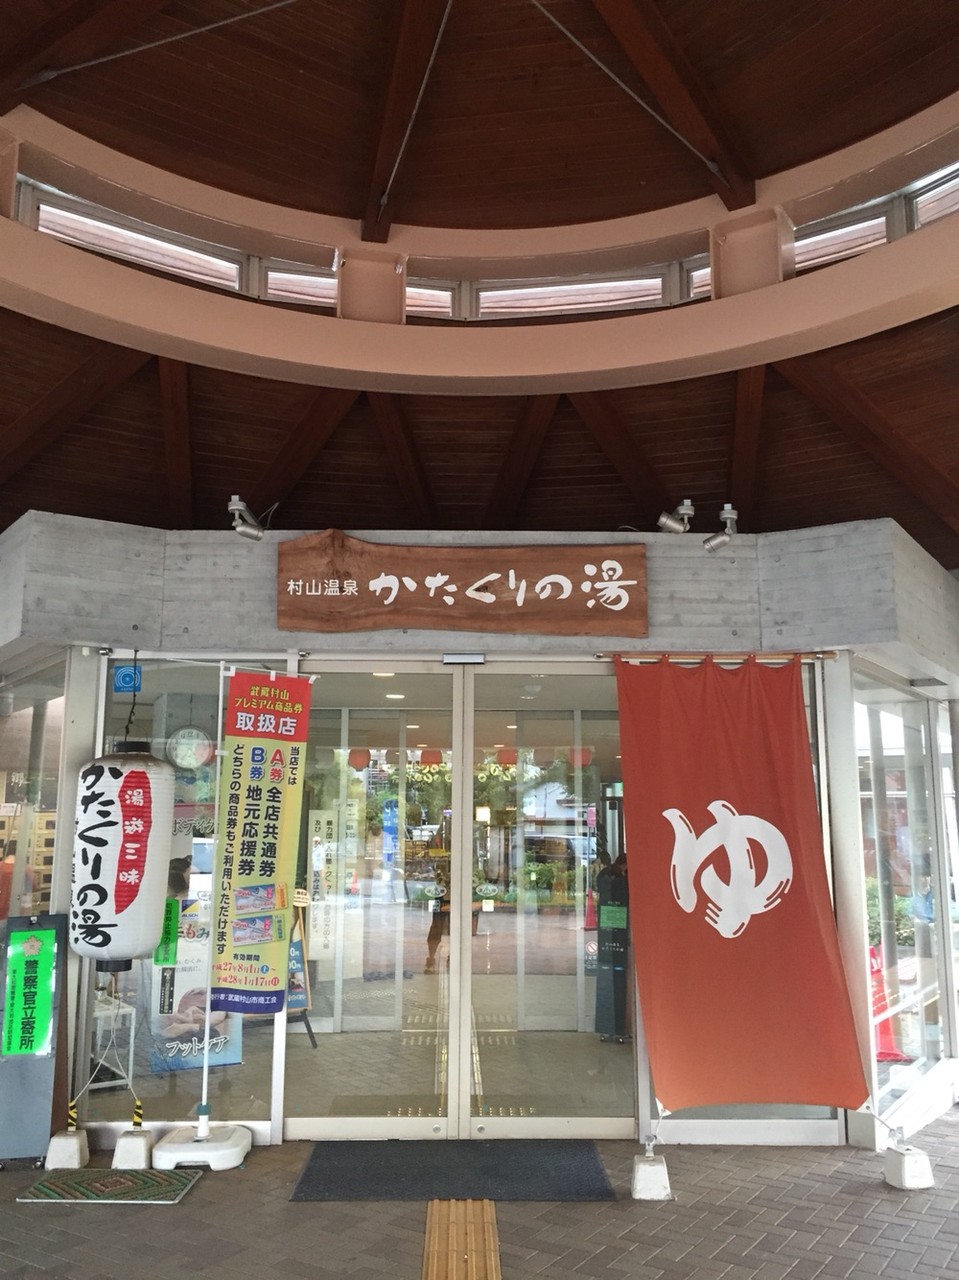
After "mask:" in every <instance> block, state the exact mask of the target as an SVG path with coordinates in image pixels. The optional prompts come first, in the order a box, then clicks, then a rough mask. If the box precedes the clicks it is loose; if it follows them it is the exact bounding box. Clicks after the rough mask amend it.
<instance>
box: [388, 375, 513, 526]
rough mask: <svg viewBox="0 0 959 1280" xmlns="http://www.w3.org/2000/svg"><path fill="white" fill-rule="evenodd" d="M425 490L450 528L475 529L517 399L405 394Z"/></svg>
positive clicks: (506, 443) (505, 446) (510, 431)
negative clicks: (425, 482) (425, 484)
mask: <svg viewBox="0 0 959 1280" xmlns="http://www.w3.org/2000/svg"><path fill="white" fill-rule="evenodd" d="M404 404H405V412H406V417H407V421H408V422H409V423H410V425H411V427H412V429H413V431H414V434H415V438H416V443H417V449H418V451H419V456H420V458H421V460H422V463H423V467H424V469H425V472H426V475H427V478H428V482H429V487H430V492H431V493H432V495H433V499H434V501H435V503H436V505H437V508H438V510H439V512H440V514H441V517H442V524H443V527H445V528H450V529H479V528H480V527H481V525H482V519H483V513H484V511H485V510H486V507H487V505H488V503H489V502H490V500H491V498H492V496H493V490H494V485H495V483H496V477H497V475H498V473H499V469H500V465H501V462H502V459H503V457H504V455H505V454H506V452H507V450H508V448H509V444H510V440H511V439H512V434H513V429H514V426H515V422H516V418H517V416H518V415H519V413H520V404H521V401H520V400H519V399H517V398H516V397H513V396H502V397H499V396H496V397H494V396H477V397H462V396H459V397H453V396H407V397H404Z"/></svg>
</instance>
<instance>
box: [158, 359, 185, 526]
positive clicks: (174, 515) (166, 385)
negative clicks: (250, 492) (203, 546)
mask: <svg viewBox="0 0 959 1280" xmlns="http://www.w3.org/2000/svg"><path fill="white" fill-rule="evenodd" d="M157 374H158V377H159V380H160V415H161V418H162V421H163V455H164V459H165V465H166V482H167V505H168V507H169V512H170V527H171V528H173V529H192V528H193V459H192V450H191V448H190V436H191V432H190V373H189V369H188V367H187V366H186V365H185V364H184V363H183V362H182V360H170V359H168V358H167V357H166V356H158V357H157Z"/></svg>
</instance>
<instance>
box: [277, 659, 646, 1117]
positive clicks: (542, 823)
mask: <svg viewBox="0 0 959 1280" xmlns="http://www.w3.org/2000/svg"><path fill="white" fill-rule="evenodd" d="M586 670H587V671H588V672H589V674H588V675H587V674H585V673H584V674H578V673H577V672H576V671H575V670H571V671H569V672H564V673H562V674H551V675H548V676H546V675H539V674H536V673H535V672H532V671H530V672H521V671H514V672H513V673H511V674H510V673H500V674H494V673H493V672H492V671H491V670H489V669H488V668H480V669H479V670H476V669H474V668H472V667H469V666H453V667H444V666H442V665H441V664H435V665H432V666H431V665H430V664H425V663H423V664H416V665H415V666H414V665H412V664H400V665H397V666H395V667H394V668H392V669H390V670H388V669H387V668H383V669H382V670H379V671H374V670H372V669H367V670H356V669H354V670H352V671H332V670H325V669H324V670H322V671H321V672H320V673H319V676H318V678H317V679H316V680H315V681H314V685H313V705H312V714H311V727H310V741H309V747H308V754H307V773H306V785H305V788H304V798H303V806H304V808H303V818H304V822H303V830H304V836H303V841H302V848H301V853H300V868H299V876H298V886H299V887H300V892H301V901H302V902H303V904H304V907H303V910H302V920H303V933H304V938H303V941H304V943H305V952H306V964H305V968H304V984H305V986H306V987H307V996H306V999H305V1002H306V1003H308V1008H307V1009H306V1010H305V1011H303V1012H298V1011H297V1010H296V1009H295V1008H291V1011H290V1013H289V1016H288V1034H287V1038H286V1075H285V1099H286V1101H285V1115H286V1121H285V1132H286V1134H287V1136H290V1137H357V1136H370V1137H373V1136H390V1137H392V1136H396V1137H426V1138H429V1137H433V1138H445V1137H451V1138H456V1137H460V1138H465V1137H470V1136H478V1137H483V1136H504V1137H505V1136H523V1135H524V1134H525V1135H526V1136H530V1137H534V1136H550V1135H551V1134H572V1133H582V1134H584V1135H586V1134H590V1135H596V1136H600V1135H609V1136H629V1135H630V1134H631V1132H632V1127H631V1126H632V1121H631V1117H632V1115H633V1095H634V1085H633V1081H634V1074H635V1073H634V1069H633V1054H632V1044H631V1039H630V1026H629V1020H628V1008H627V1004H628V1000H629V995H628V993H627V992H626V990H625V987H623V989H622V990H621V991H620V998H619V999H620V1005H621V1006H622V1007H621V1008H619V1009H613V1010H612V1012H611V1013H610V1010H607V1009H606V1008H605V1005H604V1003H603V1001H604V1000H605V999H606V995H607V994H608V992H607V988H609V990H612V988H611V986H610V982H611V975H610V974H609V973H607V972H606V968H607V966H606V965H605V962H604V961H605V960H608V956H607V957H603V956H602V955H601V948H600V942H599V933H598V930H597V922H598V915H597V905H598V897H597V895H598V892H599V886H598V884H597V876H598V871H599V869H600V867H601V866H602V865H603V864H604V863H607V862H609V861H611V860H613V859H615V857H616V855H617V853H618V852H619V850H620V848H621V835H620V828H619V813H618V808H617V804H618V802H617V799H616V797H617V795H618V786H619V770H618V732H617V720H616V707H615V697H616V694H615V683H614V680H613V677H612V676H611V675H609V674H596V669H595V668H587V669H586ZM621 976H622V975H621ZM607 979H609V981H607ZM622 985H623V984H622V983H620V986H622ZM617 990H619V988H617ZM300 1000H301V1002H304V1001H303V997H300ZM598 1009H600V1010H602V1013H601V1025H600V1024H598V1023H597V1010H598ZM607 1015H608V1016H607ZM603 1018H606V1022H602V1019H603ZM617 1018H618V1019H619V1020H618V1021H617V1020H616V1019H617ZM607 1023H608V1025H607Z"/></svg>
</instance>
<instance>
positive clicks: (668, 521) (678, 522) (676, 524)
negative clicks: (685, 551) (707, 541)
mask: <svg viewBox="0 0 959 1280" xmlns="http://www.w3.org/2000/svg"><path fill="white" fill-rule="evenodd" d="M695 514H696V508H695V507H694V506H693V504H692V503H691V502H690V501H689V499H688V498H683V500H682V502H681V503H680V504H679V506H678V507H677V508H676V510H675V511H674V512H673V513H672V515H670V514H669V512H668V511H664V512H663V513H662V515H661V516H660V517H659V519H658V520H657V521H656V523H657V524H658V525H659V527H660V529H663V530H664V531H665V532H666V533H688V532H689V522H690V520H692V518H693V516H694V515H695Z"/></svg>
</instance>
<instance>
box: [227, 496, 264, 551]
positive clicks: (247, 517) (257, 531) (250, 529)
mask: <svg viewBox="0 0 959 1280" xmlns="http://www.w3.org/2000/svg"><path fill="white" fill-rule="evenodd" d="M226 509H227V511H228V512H229V513H230V515H231V516H232V517H233V528H234V529H235V530H236V531H237V533H238V534H239V535H240V537H241V538H251V539H252V540H253V541H254V542H259V541H260V539H261V538H262V537H263V526H262V525H261V524H260V522H259V520H257V518H256V516H255V515H254V514H253V512H252V511H251V510H250V508H249V507H248V506H247V505H246V503H245V502H244V501H243V500H242V499H241V498H240V496H239V494H236V493H235V494H234V495H233V497H232V498H231V499H230V501H229V502H228V503H227V504H226Z"/></svg>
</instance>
